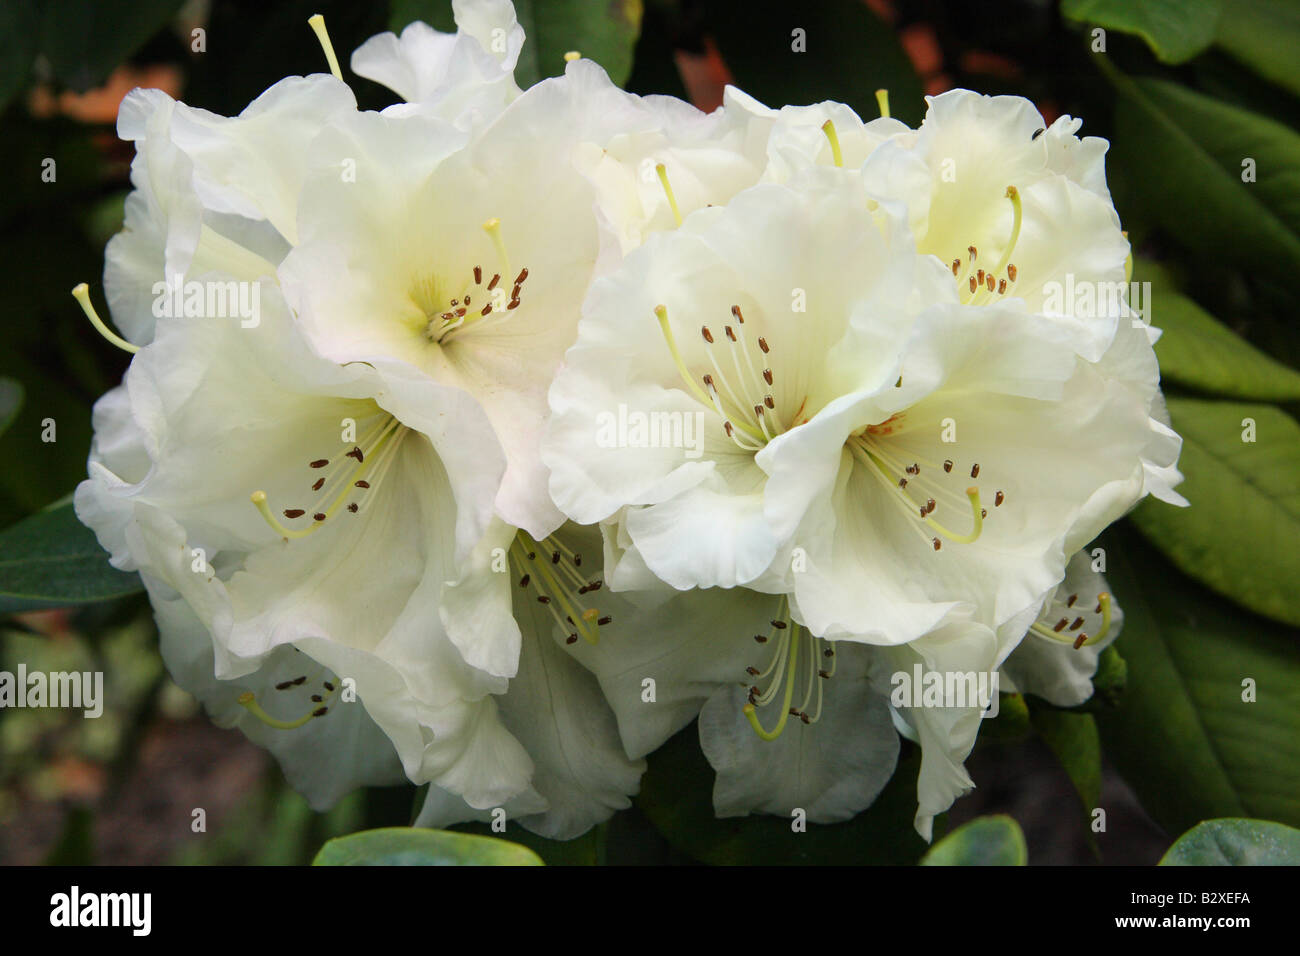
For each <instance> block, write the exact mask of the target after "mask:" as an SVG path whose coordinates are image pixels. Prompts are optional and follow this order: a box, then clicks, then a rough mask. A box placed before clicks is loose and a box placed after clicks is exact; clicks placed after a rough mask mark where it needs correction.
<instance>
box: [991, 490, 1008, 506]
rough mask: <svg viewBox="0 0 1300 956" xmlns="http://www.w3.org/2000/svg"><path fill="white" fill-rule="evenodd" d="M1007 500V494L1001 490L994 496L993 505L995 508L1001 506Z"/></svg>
mask: <svg viewBox="0 0 1300 956" xmlns="http://www.w3.org/2000/svg"><path fill="white" fill-rule="evenodd" d="M1006 500H1007V496H1006V495H1004V494H1003V493H1002V492H1000V491H999V492H998V493H997V494H996V495H994V496H993V507H994V508H998V507H1001V505H1002V502H1004V501H1006Z"/></svg>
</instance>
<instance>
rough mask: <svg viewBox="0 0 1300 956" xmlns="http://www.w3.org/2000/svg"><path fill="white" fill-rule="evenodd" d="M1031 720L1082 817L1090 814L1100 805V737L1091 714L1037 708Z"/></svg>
mask: <svg viewBox="0 0 1300 956" xmlns="http://www.w3.org/2000/svg"><path fill="white" fill-rule="evenodd" d="M1030 720H1031V721H1032V722H1033V725H1034V729H1035V730H1036V731H1038V735H1039V736H1040V737H1042V738H1043V742H1044V743H1046V744H1047V746H1048V747H1049V748H1051V751H1052V753H1054V754H1056V759H1057V760H1059V761H1060V762H1061V766H1062V767H1063V768H1065V772H1066V773H1067V774H1068V775H1069V777H1070V781H1071V782H1072V783H1073V784H1074V789H1075V790H1076V791H1077V792H1078V794H1079V800H1080V801H1081V802H1082V804H1083V810H1084V814H1085V815H1088V814H1090V813H1091V812H1092V810H1093V808H1094V807H1097V806H1098V805H1099V804H1100V803H1101V737H1100V736H1099V735H1098V733H1097V722H1096V721H1095V720H1094V719H1093V716H1092V714H1082V713H1073V712H1071V711H1068V710H1057V709H1055V708H1052V707H1037V708H1035V709H1034V710H1033V712H1032V714H1031V715H1030Z"/></svg>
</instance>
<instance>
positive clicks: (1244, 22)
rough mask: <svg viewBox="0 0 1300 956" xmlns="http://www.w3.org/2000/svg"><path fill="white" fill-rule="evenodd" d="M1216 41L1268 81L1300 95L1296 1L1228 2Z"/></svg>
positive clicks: (1299, 13) (1298, 6)
mask: <svg viewBox="0 0 1300 956" xmlns="http://www.w3.org/2000/svg"><path fill="white" fill-rule="evenodd" d="M1216 42H1217V43H1218V45H1219V46H1221V47H1222V48H1223V49H1224V50H1227V51H1228V53H1229V54H1231V55H1232V57H1233V58H1234V59H1236V60H1238V61H1239V62H1241V63H1242V64H1244V65H1245V66H1247V67H1249V68H1250V69H1251V70H1254V71H1255V72H1256V73H1258V74H1259V75H1260V76H1262V77H1263V78H1264V79H1266V80H1268V81H1269V82H1271V83H1276V84H1277V85H1278V86H1281V87H1283V88H1285V89H1288V90H1290V91H1291V92H1292V93H1295V94H1297V95H1300V72H1298V71H1297V70H1296V51H1297V50H1300V4H1296V3H1295V2H1294V0H1224V5H1223V16H1221V17H1220V18H1219V26H1218V31H1217V34H1216Z"/></svg>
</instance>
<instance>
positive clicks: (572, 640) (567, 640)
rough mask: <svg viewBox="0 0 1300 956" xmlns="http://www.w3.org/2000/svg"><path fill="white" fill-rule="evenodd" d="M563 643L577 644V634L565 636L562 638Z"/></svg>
mask: <svg viewBox="0 0 1300 956" xmlns="http://www.w3.org/2000/svg"><path fill="white" fill-rule="evenodd" d="M564 643H565V644H577V643H578V635H577V634H570V635H569V636H568V637H566V638H565V639H564Z"/></svg>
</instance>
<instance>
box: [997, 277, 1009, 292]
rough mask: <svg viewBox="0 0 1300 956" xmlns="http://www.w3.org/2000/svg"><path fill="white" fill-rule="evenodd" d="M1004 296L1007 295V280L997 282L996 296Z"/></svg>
mask: <svg viewBox="0 0 1300 956" xmlns="http://www.w3.org/2000/svg"><path fill="white" fill-rule="evenodd" d="M1006 294H1007V280H1006V279H999V280H998V295H1006Z"/></svg>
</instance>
